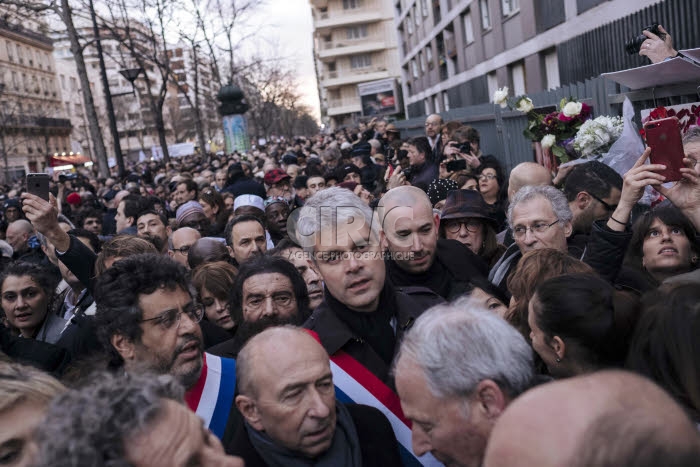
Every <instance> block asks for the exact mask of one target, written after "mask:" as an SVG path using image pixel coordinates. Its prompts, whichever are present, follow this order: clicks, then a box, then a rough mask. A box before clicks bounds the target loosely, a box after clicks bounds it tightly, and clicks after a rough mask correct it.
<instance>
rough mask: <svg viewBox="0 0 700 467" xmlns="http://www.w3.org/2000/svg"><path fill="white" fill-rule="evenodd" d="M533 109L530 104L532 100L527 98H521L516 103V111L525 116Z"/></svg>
mask: <svg viewBox="0 0 700 467" xmlns="http://www.w3.org/2000/svg"><path fill="white" fill-rule="evenodd" d="M534 108H535V106H534V105H533V104H532V100H531V99H530V98H529V97H523V98H522V99H520V100H519V101H518V110H519V111H521V112H522V113H525V114H526V113H528V112H530V111H531V110H532V109H534Z"/></svg>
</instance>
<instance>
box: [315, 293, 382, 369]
mask: <svg viewBox="0 0 700 467" xmlns="http://www.w3.org/2000/svg"><path fill="white" fill-rule="evenodd" d="M325 296H326V302H327V303H328V305H329V306H330V308H331V310H333V312H334V313H335V315H336V316H337V317H338V319H340V320H341V321H342V322H343V323H345V324H346V325H347V326H348V327H349V328H350V330H351V331H352V332H353V333H354V334H355V335H356V336H357V337H359V338H361V339H364V340H365V341H367V343H368V344H369V346H370V347H372V349H373V350H374V351H375V352H376V353H377V355H379V356H380V357H381V359H382V360H384V362H385V363H386V364H387V365H391V362H392V361H393V359H394V347H395V346H396V336H395V334H394V329H393V328H392V327H391V319H392V318H393V317H394V315H395V310H396V294H395V293H394V288H393V287H392V286H391V282H390V281H389V280H385V281H384V289H382V292H381V294H380V296H379V305H378V306H377V309H376V310H375V311H373V312H370V313H361V312H357V311H353V310H351V309H350V308H348V307H347V306H345V305H344V304H343V303H341V302H339V301H338V300H336V298H335V297H333V296H332V295H331V294H330V292H328V289H326V294H325Z"/></svg>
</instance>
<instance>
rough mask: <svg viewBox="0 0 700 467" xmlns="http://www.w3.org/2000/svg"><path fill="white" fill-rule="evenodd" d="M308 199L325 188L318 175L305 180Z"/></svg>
mask: <svg viewBox="0 0 700 467" xmlns="http://www.w3.org/2000/svg"><path fill="white" fill-rule="evenodd" d="M306 188H307V189H308V190H309V197H311V196H313V195H315V194H316V193H317V192H319V191H321V190H323V189H324V188H326V180H325V179H324V178H323V177H322V176H320V175H312V176H310V177H309V178H308V179H307V180H306Z"/></svg>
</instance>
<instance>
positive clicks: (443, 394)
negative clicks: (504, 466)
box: [394, 299, 535, 467]
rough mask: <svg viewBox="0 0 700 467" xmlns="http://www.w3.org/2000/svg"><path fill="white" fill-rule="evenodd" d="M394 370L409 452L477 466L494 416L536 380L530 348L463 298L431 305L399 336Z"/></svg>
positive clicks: (507, 327) (460, 466)
mask: <svg viewBox="0 0 700 467" xmlns="http://www.w3.org/2000/svg"><path fill="white" fill-rule="evenodd" d="M394 374H395V377H396V389H397V391H398V394H399V397H400V399H401V408H402V409H403V412H404V414H405V415H406V417H407V418H408V419H409V420H411V422H412V423H413V427H412V437H413V451H414V453H415V454H416V455H418V456H421V455H423V454H425V453H427V452H430V453H432V454H433V456H435V458H437V459H438V460H439V461H441V462H442V463H444V464H445V465H446V466H457V467H479V466H480V465H481V463H482V460H483V457H484V452H485V449H486V443H487V441H488V439H489V436H490V433H491V430H492V428H493V426H494V424H495V423H496V420H497V419H498V417H499V416H500V415H501V414H502V413H503V411H504V410H505V408H506V406H507V405H508V404H509V403H510V402H511V401H512V400H513V399H515V398H516V397H517V396H518V395H520V394H521V393H523V392H524V391H525V390H527V389H529V388H530V386H531V385H532V384H533V382H534V380H535V373H534V367H533V356H532V350H531V349H530V346H529V345H528V344H527V343H526V342H525V339H524V338H523V337H522V335H520V333H519V332H518V331H516V330H515V328H513V327H511V326H510V325H509V324H508V323H506V322H505V321H504V320H502V319H501V318H499V317H498V316H497V315H495V314H493V313H491V312H489V311H488V310H486V309H485V308H482V307H480V306H478V305H475V304H474V303H473V302H471V301H469V299H460V300H458V301H456V302H453V303H451V304H443V305H437V306H435V307H433V308H431V309H430V310H428V311H426V312H425V313H424V314H423V315H421V316H420V317H419V318H418V320H416V323H415V324H414V326H413V327H412V328H411V329H410V330H409V331H408V332H407V333H406V335H405V337H404V340H403V343H402V344H401V350H400V351H399V354H398V355H397V358H396V362H395V368H394Z"/></svg>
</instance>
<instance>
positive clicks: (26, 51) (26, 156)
mask: <svg viewBox="0 0 700 467" xmlns="http://www.w3.org/2000/svg"><path fill="white" fill-rule="evenodd" d="M44 29H45V27H44V26H43V25H42V24H41V23H39V22H36V21H22V20H20V19H19V18H18V17H16V16H13V15H11V14H7V15H4V16H3V17H2V18H1V19H0V164H2V165H3V166H4V165H5V163H7V172H8V175H9V176H10V179H11V180H9V181H12V179H17V178H21V177H22V176H24V174H25V173H26V172H40V171H43V170H44V168H45V167H46V166H48V165H49V164H50V159H51V157H52V156H53V155H54V154H57V153H58V154H64V153H66V154H67V153H69V152H70V151H71V146H70V133H71V122H70V120H68V119H66V118H65V113H64V112H63V107H62V106H61V96H60V93H59V90H58V87H57V84H56V65H55V62H54V59H53V56H52V51H53V41H52V40H51V38H50V37H48V36H47V35H46V31H45V30H44ZM4 169H5V167H3V170H0V174H2V173H4V172H5V170H4Z"/></svg>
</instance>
